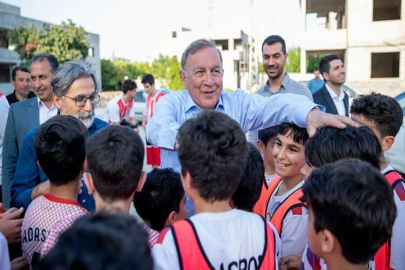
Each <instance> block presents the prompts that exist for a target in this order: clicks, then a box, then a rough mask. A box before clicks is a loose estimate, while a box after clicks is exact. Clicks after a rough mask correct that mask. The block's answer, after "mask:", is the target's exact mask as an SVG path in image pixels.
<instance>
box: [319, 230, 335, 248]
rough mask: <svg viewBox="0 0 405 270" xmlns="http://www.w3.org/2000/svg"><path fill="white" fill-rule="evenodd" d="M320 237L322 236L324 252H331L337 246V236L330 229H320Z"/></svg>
mask: <svg viewBox="0 0 405 270" xmlns="http://www.w3.org/2000/svg"><path fill="white" fill-rule="evenodd" d="M318 237H320V241H321V250H322V252H324V253H331V252H332V251H333V250H334V249H335V248H336V246H335V245H336V242H335V237H334V236H333V234H332V233H331V232H330V231H329V230H322V231H320V232H319V233H318Z"/></svg>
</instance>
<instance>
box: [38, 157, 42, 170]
mask: <svg viewBox="0 0 405 270" xmlns="http://www.w3.org/2000/svg"><path fill="white" fill-rule="evenodd" d="M37 165H38V168H40V169H41V170H42V168H41V165H39V161H38V159H37Z"/></svg>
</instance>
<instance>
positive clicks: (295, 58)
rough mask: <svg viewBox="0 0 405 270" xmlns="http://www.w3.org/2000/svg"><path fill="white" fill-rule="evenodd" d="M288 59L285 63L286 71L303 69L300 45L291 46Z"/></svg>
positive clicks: (291, 71)
mask: <svg viewBox="0 0 405 270" xmlns="http://www.w3.org/2000/svg"><path fill="white" fill-rule="evenodd" d="M287 53H288V61H287V63H286V64H285V71H287V72H290V73H293V72H300V70H301V49H300V48H299V47H293V48H290V49H289V50H288V51H287Z"/></svg>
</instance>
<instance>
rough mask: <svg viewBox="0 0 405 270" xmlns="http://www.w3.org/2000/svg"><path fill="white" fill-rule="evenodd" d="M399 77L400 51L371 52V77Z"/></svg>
mask: <svg viewBox="0 0 405 270" xmlns="http://www.w3.org/2000/svg"><path fill="white" fill-rule="evenodd" d="M398 77H399V52H393V53H372V54H371V78H398Z"/></svg>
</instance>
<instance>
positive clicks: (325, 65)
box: [319, 54, 341, 74]
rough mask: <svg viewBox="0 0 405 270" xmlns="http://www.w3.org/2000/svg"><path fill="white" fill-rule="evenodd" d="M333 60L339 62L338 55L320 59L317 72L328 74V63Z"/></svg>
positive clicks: (329, 55) (328, 55)
mask: <svg viewBox="0 0 405 270" xmlns="http://www.w3.org/2000/svg"><path fill="white" fill-rule="evenodd" d="M333 60H341V59H340V57H339V55H337V54H327V55H325V56H324V57H322V59H321V61H320V62H319V70H320V71H321V74H323V73H324V72H326V73H327V74H329V69H330V64H329V63H330V62H332V61H333Z"/></svg>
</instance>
